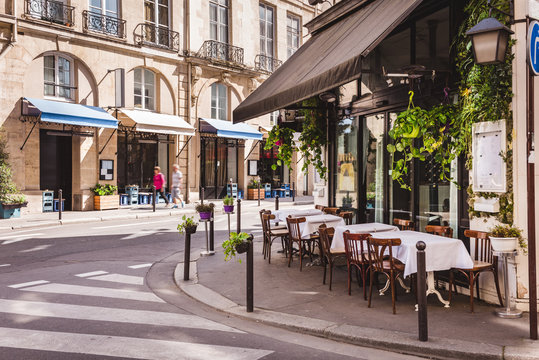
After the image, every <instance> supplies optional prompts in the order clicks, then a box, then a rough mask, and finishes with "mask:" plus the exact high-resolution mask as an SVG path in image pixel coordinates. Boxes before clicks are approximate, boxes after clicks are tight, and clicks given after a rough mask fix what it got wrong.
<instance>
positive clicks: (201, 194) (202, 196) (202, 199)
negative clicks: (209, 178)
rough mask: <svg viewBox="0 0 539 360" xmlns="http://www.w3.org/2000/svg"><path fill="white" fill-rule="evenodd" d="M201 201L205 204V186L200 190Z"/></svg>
mask: <svg viewBox="0 0 539 360" xmlns="http://www.w3.org/2000/svg"><path fill="white" fill-rule="evenodd" d="M200 203H201V204H204V188H202V189H201V190H200Z"/></svg>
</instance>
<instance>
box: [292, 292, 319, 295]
mask: <svg viewBox="0 0 539 360" xmlns="http://www.w3.org/2000/svg"><path fill="white" fill-rule="evenodd" d="M289 293H290V294H298V295H317V294H318V292H316V291H289Z"/></svg>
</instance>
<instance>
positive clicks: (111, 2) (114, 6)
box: [106, 0, 118, 15]
mask: <svg viewBox="0 0 539 360" xmlns="http://www.w3.org/2000/svg"><path fill="white" fill-rule="evenodd" d="M106 2H107V4H106V10H107V12H109V13H113V14H116V15H117V14H118V1H117V0H106Z"/></svg>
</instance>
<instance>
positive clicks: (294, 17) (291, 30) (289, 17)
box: [286, 13, 302, 59]
mask: <svg viewBox="0 0 539 360" xmlns="http://www.w3.org/2000/svg"><path fill="white" fill-rule="evenodd" d="M290 20H297V21H298V28H297V29H294V28H293V27H290V26H289V22H290ZM290 33H296V35H297V37H298V47H297V48H294V47H293V46H292V44H291V43H290V42H289V39H288V34H290ZM301 39H302V38H301V17H300V16H297V15H294V14H291V13H288V14H286V56H287V59H288V58H289V57H290V56H292V55H293V54H294V53H295V52H296V51H297V50H298V49H299V48H300V46H301ZM292 49H293V52H292V53H290V51H291V50H292Z"/></svg>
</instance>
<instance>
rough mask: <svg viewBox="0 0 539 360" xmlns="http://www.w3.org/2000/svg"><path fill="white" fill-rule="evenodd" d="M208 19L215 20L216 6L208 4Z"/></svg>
mask: <svg viewBox="0 0 539 360" xmlns="http://www.w3.org/2000/svg"><path fill="white" fill-rule="evenodd" d="M210 21H217V6H215V5H214V4H210Z"/></svg>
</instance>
